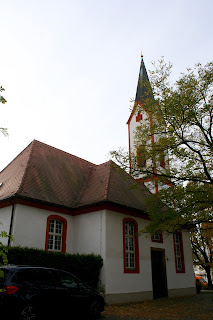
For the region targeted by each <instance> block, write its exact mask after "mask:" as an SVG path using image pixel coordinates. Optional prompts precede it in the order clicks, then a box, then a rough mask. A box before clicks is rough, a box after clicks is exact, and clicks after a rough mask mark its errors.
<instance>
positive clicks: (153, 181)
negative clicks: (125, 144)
mask: <svg viewBox="0 0 213 320" xmlns="http://www.w3.org/2000/svg"><path fill="white" fill-rule="evenodd" d="M152 99H154V97H153V93H152V88H151V84H150V81H149V77H148V74H147V71H146V67H145V64H144V60H143V56H141V64H140V71H139V77H138V84H137V90H136V96H135V101H134V107H133V110H132V112H131V115H130V117H129V119H128V121H127V124H128V137H129V154H130V171H131V174H132V176H134V170H131V169H132V168H133V166H135V165H136V166H140V168H143V167H146V166H147V165H148V163H147V162H148V161H150V160H147V159H146V147H145V146H140V148H138V146H137V145H136V142H135V134H136V131H137V127H139V126H143V125H145V123H149V126H150V132H151V131H152V130H151V129H152V115H151V112H150V110H147V109H146V107H145V106H144V104H145V101H153V100H152ZM156 139H157V137H156V136H155V135H154V134H152V135H151V138H150V142H149V146H151V144H154V142H155V141H156ZM159 158H160V159H161V160H160V161H152V163H153V167H154V171H155V172H156V173H157V171H158V170H159V169H160V170H161V172H162V170H165V169H167V168H168V159H167V156H166V154H165V153H163V154H162V155H161V156H160V157H159ZM133 162H134V163H133ZM138 162H139V163H138ZM141 171H143V170H141ZM135 178H136V179H137V180H138V181H141V182H142V183H144V185H145V186H146V187H147V188H148V189H149V190H150V191H151V192H152V193H157V192H158V191H159V190H160V189H161V188H163V187H165V186H171V183H169V182H168V181H164V182H163V183H162V182H160V181H159V178H158V176H157V175H154V174H153V175H152V177H150V178H145V175H144V174H143V173H139V175H138V174H137V176H135Z"/></svg>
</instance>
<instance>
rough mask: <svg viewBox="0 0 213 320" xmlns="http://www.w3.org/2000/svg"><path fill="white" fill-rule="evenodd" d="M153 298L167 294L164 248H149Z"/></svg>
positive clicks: (164, 296)
mask: <svg viewBox="0 0 213 320" xmlns="http://www.w3.org/2000/svg"><path fill="white" fill-rule="evenodd" d="M151 260H152V288H153V298H154V299H158V298H166V297H167V296H168V289H167V276H166V260H165V250H164V249H157V248H151Z"/></svg>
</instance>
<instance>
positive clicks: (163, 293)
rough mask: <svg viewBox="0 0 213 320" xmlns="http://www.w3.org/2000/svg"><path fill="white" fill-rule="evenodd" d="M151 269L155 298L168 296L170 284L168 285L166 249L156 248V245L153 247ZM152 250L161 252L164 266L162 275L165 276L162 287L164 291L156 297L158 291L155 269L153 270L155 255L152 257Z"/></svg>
mask: <svg viewBox="0 0 213 320" xmlns="http://www.w3.org/2000/svg"><path fill="white" fill-rule="evenodd" d="M150 250H151V270H152V291H153V299H157V298H167V297H168V285H167V270H166V256H165V249H162V248H155V247H151V248H150ZM152 252H161V253H162V255H161V262H162V264H161V266H162V270H161V271H162V272H163V273H161V275H162V276H163V281H162V283H163V288H162V292H161V296H159V297H156V292H154V288H155V285H154V281H155V277H154V274H153V272H154V270H153V257H152Z"/></svg>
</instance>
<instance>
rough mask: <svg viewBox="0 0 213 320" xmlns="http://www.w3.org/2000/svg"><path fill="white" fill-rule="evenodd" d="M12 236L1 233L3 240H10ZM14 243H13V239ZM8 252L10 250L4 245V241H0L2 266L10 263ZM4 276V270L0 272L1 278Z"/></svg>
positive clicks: (0, 236) (0, 262)
mask: <svg viewBox="0 0 213 320" xmlns="http://www.w3.org/2000/svg"><path fill="white" fill-rule="evenodd" d="M9 237H10V236H9V235H8V234H7V232H6V231H1V232H0V239H1V238H9ZM11 238H12V241H13V237H11ZM7 252H8V248H7V247H6V246H5V245H4V244H3V242H2V241H0V266H3V265H6V264H7V263H8V259H7ZM1 274H2V270H0V276H1Z"/></svg>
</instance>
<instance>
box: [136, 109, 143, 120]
mask: <svg viewBox="0 0 213 320" xmlns="http://www.w3.org/2000/svg"><path fill="white" fill-rule="evenodd" d="M142 119H143V116H142V114H141V113H140V112H139V111H138V114H137V116H136V122H139V121H141V120H142Z"/></svg>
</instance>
